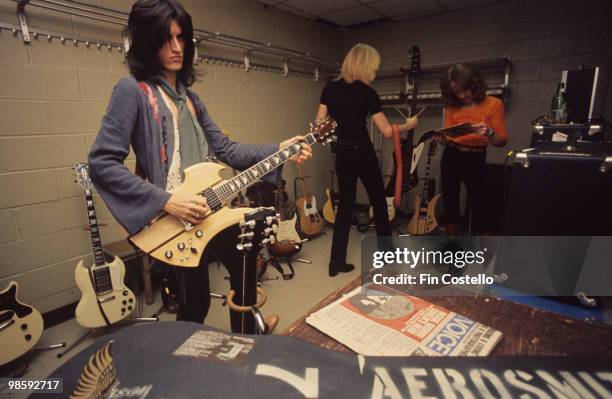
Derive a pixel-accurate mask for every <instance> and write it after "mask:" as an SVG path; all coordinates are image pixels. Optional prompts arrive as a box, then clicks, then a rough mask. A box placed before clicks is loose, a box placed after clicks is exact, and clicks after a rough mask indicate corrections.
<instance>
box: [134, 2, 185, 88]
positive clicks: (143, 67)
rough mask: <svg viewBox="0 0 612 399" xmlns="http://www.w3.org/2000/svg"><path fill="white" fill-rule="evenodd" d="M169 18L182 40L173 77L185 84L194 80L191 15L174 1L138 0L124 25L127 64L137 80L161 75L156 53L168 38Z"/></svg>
mask: <svg viewBox="0 0 612 399" xmlns="http://www.w3.org/2000/svg"><path fill="white" fill-rule="evenodd" d="M173 20H174V21H176V22H177V23H178V24H179V26H180V27H181V30H182V36H183V39H184V41H185V49H184V51H183V66H182V68H181V70H180V71H179V72H178V73H177V80H178V81H179V82H181V83H182V84H183V85H185V87H189V86H191V85H192V84H193V83H194V82H195V81H196V71H195V69H194V67H193V57H194V54H195V44H194V42H193V25H192V22H191V15H189V13H188V12H187V11H185V8H183V5H182V4H181V3H179V2H178V1H177V0H138V1H136V2H135V3H134V5H133V6H132V10H131V11H130V16H129V18H128V27H127V32H128V35H129V38H130V41H131V44H130V49H129V51H128V53H127V64H128V67H129V69H130V73H131V74H132V75H134V77H135V78H136V79H137V80H140V81H151V80H153V79H154V78H156V77H157V76H159V75H160V74H161V72H162V65H161V63H160V60H159V55H158V53H159V50H160V49H161V48H162V46H163V45H164V44H165V43H166V42H167V41H168V38H169V37H170V24H171V22H172V21H173Z"/></svg>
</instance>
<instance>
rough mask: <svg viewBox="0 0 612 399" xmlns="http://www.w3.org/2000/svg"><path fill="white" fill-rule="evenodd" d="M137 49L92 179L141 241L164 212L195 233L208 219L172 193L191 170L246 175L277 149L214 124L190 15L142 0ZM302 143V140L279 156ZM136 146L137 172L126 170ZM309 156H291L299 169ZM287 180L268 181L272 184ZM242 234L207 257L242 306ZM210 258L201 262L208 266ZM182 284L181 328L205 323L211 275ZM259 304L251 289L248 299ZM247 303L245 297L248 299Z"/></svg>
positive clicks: (186, 277) (201, 202)
mask: <svg viewBox="0 0 612 399" xmlns="http://www.w3.org/2000/svg"><path fill="white" fill-rule="evenodd" d="M128 33H129V37H130V40H131V46H130V49H129V51H128V54H127V63H128V66H129V69H130V73H131V76H129V77H127V78H123V79H121V80H120V81H119V83H118V84H117V85H116V86H115V88H114V89H113V93H112V95H111V99H110V103H109V106H108V109H107V111H106V115H105V116H104V118H103V120H102V127H101V129H100V132H99V133H98V137H97V138H96V141H95V143H94V145H93V147H92V149H91V152H90V154H89V165H90V174H91V178H92V181H93V182H94V184H95V185H96V188H97V189H98V192H99V193H100V195H101V196H102V198H103V199H104V201H105V202H106V204H107V205H108V208H109V210H110V211H111V213H112V214H113V216H114V217H115V218H116V219H117V220H118V221H119V222H120V223H121V225H122V226H123V227H124V228H125V229H126V230H127V231H128V233H130V234H134V233H136V232H138V231H140V230H141V229H143V228H144V227H145V226H147V225H148V224H149V223H150V222H151V220H152V219H153V218H154V217H156V216H157V215H158V214H159V213H160V212H161V211H164V212H166V213H168V214H170V215H172V216H175V217H177V218H179V219H182V220H184V221H187V222H189V223H192V224H199V223H201V222H202V221H203V220H204V218H205V217H206V216H208V215H209V214H210V213H211V211H210V209H209V207H208V204H207V203H206V200H205V199H204V198H203V197H202V196H199V195H179V194H176V193H175V194H171V193H170V192H169V191H173V190H175V189H177V188H178V187H180V185H181V184H182V181H183V177H184V175H183V171H184V169H185V168H187V167H189V166H191V165H194V164H196V163H200V162H203V161H205V160H206V157H207V156H208V155H209V154H211V155H215V156H216V157H217V158H219V159H220V160H221V161H223V162H225V163H227V164H228V165H230V166H231V167H233V168H236V169H246V168H248V167H249V166H251V165H253V164H255V163H256V162H258V161H260V160H263V159H264V158H266V157H268V156H269V155H271V154H272V153H274V152H276V151H277V150H278V148H279V145H278V144H262V145H254V144H241V143H237V142H234V141H231V140H230V139H228V138H227V137H226V136H225V135H224V134H223V133H222V132H221V130H219V128H218V127H217V125H216V124H215V123H214V122H213V121H212V119H211V118H210V116H209V115H208V112H207V110H206V107H205V106H204V104H203V103H202V101H200V99H199V97H198V96H197V94H195V93H194V92H193V91H191V90H189V89H188V87H189V86H191V85H192V84H193V83H194V82H195V80H196V71H195V70H194V67H193V57H194V53H195V50H194V42H193V25H192V22H191V16H190V15H189V14H188V13H187V12H186V11H185V9H184V8H183V6H182V5H181V4H180V3H179V2H178V1H176V0H138V1H137V2H135V3H134V5H133V7H132V10H131V12H130V16H129V20H128ZM296 139H301V137H300V136H296V137H294V138H292V139H289V140H287V141H284V142H283V143H281V144H280V146H281V147H284V146H285V145H288V144H289V143H291V142H293V141H295V140H296ZM130 145H131V146H132V148H133V150H134V152H135V154H136V160H137V161H136V173H137V174H138V175H139V176H140V177H139V176H136V175H134V174H132V173H131V172H130V171H129V170H128V169H127V167H126V166H124V164H123V161H124V160H125V158H126V157H127V156H128V154H129V151H130ZM311 156H312V153H311V148H310V147H309V146H308V145H306V144H302V150H301V151H300V153H299V154H297V155H296V156H294V157H293V160H294V161H296V162H302V161H304V160H306V159H308V158H310V157H311ZM279 173H280V171H279V170H277V171H276V172H273V173H270V174H269V175H267V176H265V177H264V179H267V180H269V181H272V182H275V181H276V180H277V178H278V175H279ZM237 234H238V228H237V226H233V227H230V228H228V229H226V230H224V231H222V232H221V233H219V234H218V235H217V236H216V237H215V238H213V240H212V241H211V242H210V244H209V246H208V248H207V252H210V253H212V254H214V255H215V256H216V257H217V258H218V259H220V260H221V262H222V263H223V264H224V265H225V266H226V268H227V269H228V270H229V272H230V284H231V287H232V289H234V290H236V291H237V297H236V300H237V301H241V300H242V294H243V292H242V289H241V287H242V282H243V279H244V278H249V277H250V278H253V276H249V277H245V276H243V275H242V272H241V268H240V265H241V255H240V253H239V252H238V251H237V250H236V249H235V242H236V239H237V238H236V237H237ZM207 255H209V254H207V253H205V254H203V255H202V260H204V259H205V258H207V257H208V256H207ZM176 271H177V273H176V274H177V279H178V283H179V309H178V312H177V320H189V321H194V322H198V323H202V322H203V321H204V319H205V318H206V315H207V313H208V309H209V307H210V288H209V278H208V268H207V265H206V264H205V263H201V264H200V266H199V267H197V268H176ZM244 295H245V301H246V303H254V302H255V301H254V299H255V298H254V297H255V295H256V293H255V291H254V290H250V291H249V292H246V293H244ZM247 296H248V298H246V297H247ZM231 324H232V331H241V327H242V325H241V324H242V323H241V317H240V315H239V314H235V313H233V312H231Z"/></svg>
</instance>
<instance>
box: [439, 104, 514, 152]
mask: <svg viewBox="0 0 612 399" xmlns="http://www.w3.org/2000/svg"><path fill="white" fill-rule="evenodd" d="M464 122H470V123H482V122H484V123H486V124H487V126H489V127H491V128H492V129H493V131H494V132H495V134H496V135H497V136H498V137H499V138H503V139H507V138H508V130H507V129H506V122H505V121H504V103H502V101H501V100H500V99H499V98H496V97H491V96H486V97H485V99H484V100H483V101H482V102H480V103H478V104H475V105H474V106H473V107H470V108H464V107H452V108H451V107H445V108H444V127H448V126H452V125H456V124H458V123H464ZM449 140H453V141H454V142H455V143H457V144H460V145H463V146H466V147H486V146H487V145H488V144H489V138H488V137H487V136H480V135H478V134H476V133H471V134H467V135H465V136H461V137H456V138H449Z"/></svg>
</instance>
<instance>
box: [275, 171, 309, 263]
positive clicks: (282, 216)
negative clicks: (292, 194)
mask: <svg viewBox="0 0 612 399" xmlns="http://www.w3.org/2000/svg"><path fill="white" fill-rule="evenodd" d="M285 184H286V182H285V181H284V180H281V182H280V184H279V186H278V188H277V189H276V190H274V203H275V205H276V210H277V211H278V213H279V220H278V232H277V233H276V242H275V243H273V244H271V245H270V254H271V255H272V256H277V257H281V256H284V257H287V256H293V255H295V254H296V253H298V252H299V251H300V249H302V239H301V238H300V235H299V234H298V233H297V230H296V229H295V224H296V221H297V213H294V214H293V217H292V218H291V219H287V193H286V192H285Z"/></svg>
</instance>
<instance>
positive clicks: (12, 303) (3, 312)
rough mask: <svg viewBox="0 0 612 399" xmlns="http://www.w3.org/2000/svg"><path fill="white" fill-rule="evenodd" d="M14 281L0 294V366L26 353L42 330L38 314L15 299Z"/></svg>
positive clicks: (41, 322)
mask: <svg viewBox="0 0 612 399" xmlns="http://www.w3.org/2000/svg"><path fill="white" fill-rule="evenodd" d="M18 287H19V285H18V284H17V282H16V281H11V282H10V283H9V285H8V287H7V288H6V289H5V290H4V291H2V292H0V366H1V365H3V364H6V363H9V362H11V361H13V360H15V359H17V358H18V357H20V356H21V355H23V354H25V353H26V352H28V351H29V350H30V349H32V348H33V347H34V345H36V343H37V342H38V340H39V339H40V336H41V335H42V332H43V329H44V322H43V318H42V316H41V315H40V312H39V311H38V310H36V309H34V308H33V307H31V306H28V305H26V304H25V303H22V302H19V300H18V299H17V288H18Z"/></svg>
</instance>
